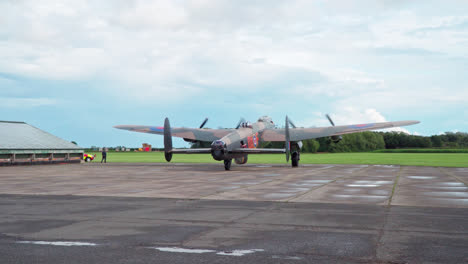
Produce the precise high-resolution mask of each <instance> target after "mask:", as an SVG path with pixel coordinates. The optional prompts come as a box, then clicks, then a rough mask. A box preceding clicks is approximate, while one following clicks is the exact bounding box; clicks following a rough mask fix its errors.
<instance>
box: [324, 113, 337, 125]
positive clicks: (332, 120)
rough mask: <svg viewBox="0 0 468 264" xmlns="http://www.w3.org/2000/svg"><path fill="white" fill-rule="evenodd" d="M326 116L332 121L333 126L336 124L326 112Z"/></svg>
mask: <svg viewBox="0 0 468 264" xmlns="http://www.w3.org/2000/svg"><path fill="white" fill-rule="evenodd" d="M325 116H326V117H327V118H328V121H330V123H331V124H332V126H335V123H334V122H333V120H332V119H331V117H330V115H328V114H326V115H325Z"/></svg>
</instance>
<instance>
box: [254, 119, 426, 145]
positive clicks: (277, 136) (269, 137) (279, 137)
mask: <svg viewBox="0 0 468 264" xmlns="http://www.w3.org/2000/svg"><path fill="white" fill-rule="evenodd" d="M418 123H419V121H413V120H410V121H395V122H382V123H369V124H357V125H346V126H330V127H314V128H290V129H289V137H290V141H301V140H306V139H312V138H320V137H329V136H338V135H344V134H351V133H356V132H362V131H367V130H377V129H383V128H390V127H400V126H409V125H414V124H418ZM285 133H286V132H285V129H284V128H280V129H265V130H264V131H263V133H262V134H261V136H260V137H261V139H262V140H263V141H285Z"/></svg>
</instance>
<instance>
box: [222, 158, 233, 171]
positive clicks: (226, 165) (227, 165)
mask: <svg viewBox="0 0 468 264" xmlns="http://www.w3.org/2000/svg"><path fill="white" fill-rule="evenodd" d="M231 163H232V159H227V160H224V169H225V170H230V169H231Z"/></svg>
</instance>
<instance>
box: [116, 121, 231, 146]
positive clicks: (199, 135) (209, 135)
mask: <svg viewBox="0 0 468 264" xmlns="http://www.w3.org/2000/svg"><path fill="white" fill-rule="evenodd" d="M114 127H115V128H118V129H123V130H128V131H133V132H140V133H150V134H158V135H163V134H164V127H161V126H136V125H119V126H114ZM232 131H234V129H208V128H188V127H173V128H171V134H172V136H173V137H180V138H185V139H190V140H197V141H208V142H212V141H214V140H218V139H220V138H222V137H224V136H225V135H227V134H229V133H231V132H232Z"/></svg>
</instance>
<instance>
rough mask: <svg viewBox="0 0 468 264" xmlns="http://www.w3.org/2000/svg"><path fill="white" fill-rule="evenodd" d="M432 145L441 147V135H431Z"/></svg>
mask: <svg viewBox="0 0 468 264" xmlns="http://www.w3.org/2000/svg"><path fill="white" fill-rule="evenodd" d="M431 142H432V146H433V147H436V148H440V147H442V137H441V136H436V135H434V136H431Z"/></svg>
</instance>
